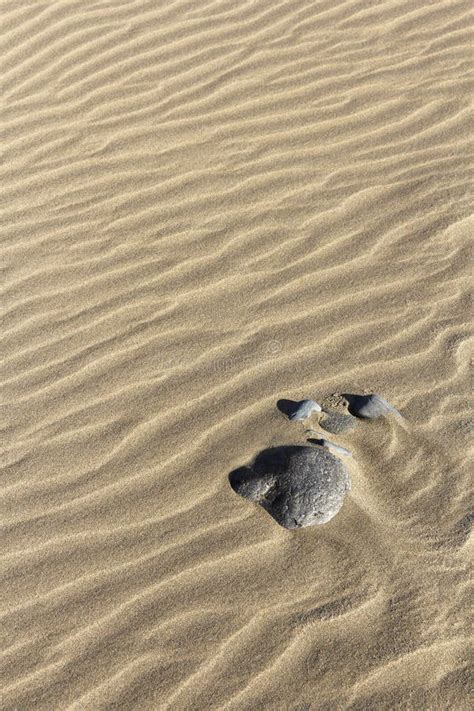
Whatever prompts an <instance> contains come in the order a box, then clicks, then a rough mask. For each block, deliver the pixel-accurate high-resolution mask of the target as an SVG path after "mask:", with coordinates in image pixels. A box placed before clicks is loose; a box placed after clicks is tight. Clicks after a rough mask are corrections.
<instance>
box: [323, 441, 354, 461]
mask: <svg viewBox="0 0 474 711" xmlns="http://www.w3.org/2000/svg"><path fill="white" fill-rule="evenodd" d="M321 447H325V448H326V449H329V451H330V452H333V453H334V454H341V455H342V456H343V457H352V452H351V451H350V450H349V449H346V448H345V447H341V445H340V444H335V443H334V442H331V441H330V440H328V439H325V438H323V439H322V440H321Z"/></svg>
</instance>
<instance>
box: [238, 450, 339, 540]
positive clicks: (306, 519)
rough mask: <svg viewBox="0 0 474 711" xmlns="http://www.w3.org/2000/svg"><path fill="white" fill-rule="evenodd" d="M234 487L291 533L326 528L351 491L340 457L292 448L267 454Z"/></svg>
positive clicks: (241, 474)
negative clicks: (304, 528) (295, 530)
mask: <svg viewBox="0 0 474 711" xmlns="http://www.w3.org/2000/svg"><path fill="white" fill-rule="evenodd" d="M229 481H230V484H231V486H232V488H233V489H234V491H236V492H237V493H238V494H240V495H241V496H243V497H244V498H246V499H249V500H250V501H254V502H257V503H259V504H260V505H261V506H263V508H264V509H266V511H268V513H269V514H270V515H271V516H273V518H274V519H275V521H277V522H278V523H279V524H280V526H283V527H284V528H289V529H294V528H302V527H303V526H311V525H312V524H322V523H327V522H328V521H330V520H331V519H332V518H333V516H335V515H336V514H337V512H338V511H339V509H340V508H341V506H342V503H343V501H344V497H345V495H346V492H347V491H348V490H349V489H350V477H349V472H348V471H347V469H346V468H345V466H344V464H343V463H342V462H341V461H340V460H339V459H338V458H337V457H335V456H334V455H333V454H331V453H330V452H328V451H327V450H326V449H323V448H321V447H299V446H293V445H288V446H283V447H273V448H271V449H265V450H264V451H263V452H260V454H259V455H258V456H257V457H256V459H255V461H254V462H253V464H252V465H250V466H249V467H241V468H240V469H237V470H235V471H233V472H232V473H231V474H230V476H229Z"/></svg>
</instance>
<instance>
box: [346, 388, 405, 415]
mask: <svg viewBox="0 0 474 711" xmlns="http://www.w3.org/2000/svg"><path fill="white" fill-rule="evenodd" d="M343 397H344V398H345V399H346V400H347V402H348V403H349V411H350V412H351V413H352V414H353V415H355V416H356V417H361V418H362V419H364V420H375V419H377V418H378V417H386V416H387V415H396V416H397V417H399V418H402V415H401V414H400V413H399V412H398V410H396V409H395V408H394V407H393V405H391V404H390V403H389V402H388V401H387V400H385V398H384V397H382V396H381V395H377V394H376V393H371V394H370V395H344V396H343Z"/></svg>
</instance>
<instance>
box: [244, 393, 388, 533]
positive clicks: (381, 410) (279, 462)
mask: <svg viewBox="0 0 474 711" xmlns="http://www.w3.org/2000/svg"><path fill="white" fill-rule="evenodd" d="M315 412H316V413H318V414H319V418H320V419H319V425H320V426H321V427H322V428H323V429H325V430H326V431H327V432H331V433H333V434H341V433H346V432H350V431H351V430H353V429H354V427H355V426H356V425H357V422H358V420H359V419H375V418H377V417H383V416H386V415H389V414H396V415H397V416H399V417H401V415H400V413H399V412H398V411H397V410H395V408H394V407H392V405H390V403H388V402H387V401H386V400H385V399H384V398H382V397H381V396H380V395H376V394H370V395H339V394H333V395H330V396H329V397H327V398H326V399H325V400H323V401H322V403H321V405H319V404H318V403H317V402H315V401H314V400H302V401H301V402H299V403H293V407H292V408H291V410H290V411H289V412H287V416H288V419H289V420H290V421H292V422H303V421H305V420H307V419H308V418H309V417H310V416H311V415H312V414H313V413H315ZM306 432H307V433H309V434H311V437H309V438H308V442H309V443H310V444H311V445H317V446H316V447H314V446H307V445H304V446H298V445H288V446H282V447H273V448H271V449H266V450H264V451H263V452H260V454H259V455H258V456H257V457H256V459H255V460H254V462H253V463H252V464H251V465H250V466H248V467H242V468H240V469H238V470H236V471H235V472H232V474H231V475H230V483H231V486H232V488H233V489H234V491H236V492H237V493H238V494H240V495H241V496H243V497H244V498H246V499H248V500H250V501H253V502H255V503H258V504H260V506H262V507H263V508H264V509H265V510H266V511H268V513H269V514H270V515H271V516H273V518H274V519H275V521H277V522H278V523H279V524H280V525H281V526H283V527H284V528H288V529H295V528H303V527H305V526H311V525H313V524H322V523H327V522H328V521H330V520H331V519H332V518H333V517H334V516H335V515H336V514H337V513H338V511H339V510H340V509H341V507H342V504H343V502H344V497H345V495H346V493H347V492H348V491H349V490H350V487H351V480H350V476H349V472H348V470H347V468H346V466H345V465H344V463H343V462H342V461H341V460H340V459H339V457H338V456H336V455H342V456H351V453H350V452H349V450H347V449H345V447H341V446H340V445H337V444H334V443H333V442H331V441H329V440H328V439H326V438H325V437H319V434H322V433H317V432H316V431H315V430H312V429H311V430H306ZM315 435H317V437H315Z"/></svg>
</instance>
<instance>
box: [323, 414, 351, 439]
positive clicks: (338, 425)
mask: <svg viewBox="0 0 474 711" xmlns="http://www.w3.org/2000/svg"><path fill="white" fill-rule="evenodd" d="M319 424H320V426H321V427H322V428H323V429H325V430H326V432H331V433H332V434H342V433H343V432H350V431H351V430H353V429H354V427H355V426H356V425H357V419H356V418H355V417H353V416H352V415H349V413H348V412H347V413H343V412H325V413H324V416H323V418H322V419H321V420H320V422H319Z"/></svg>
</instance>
